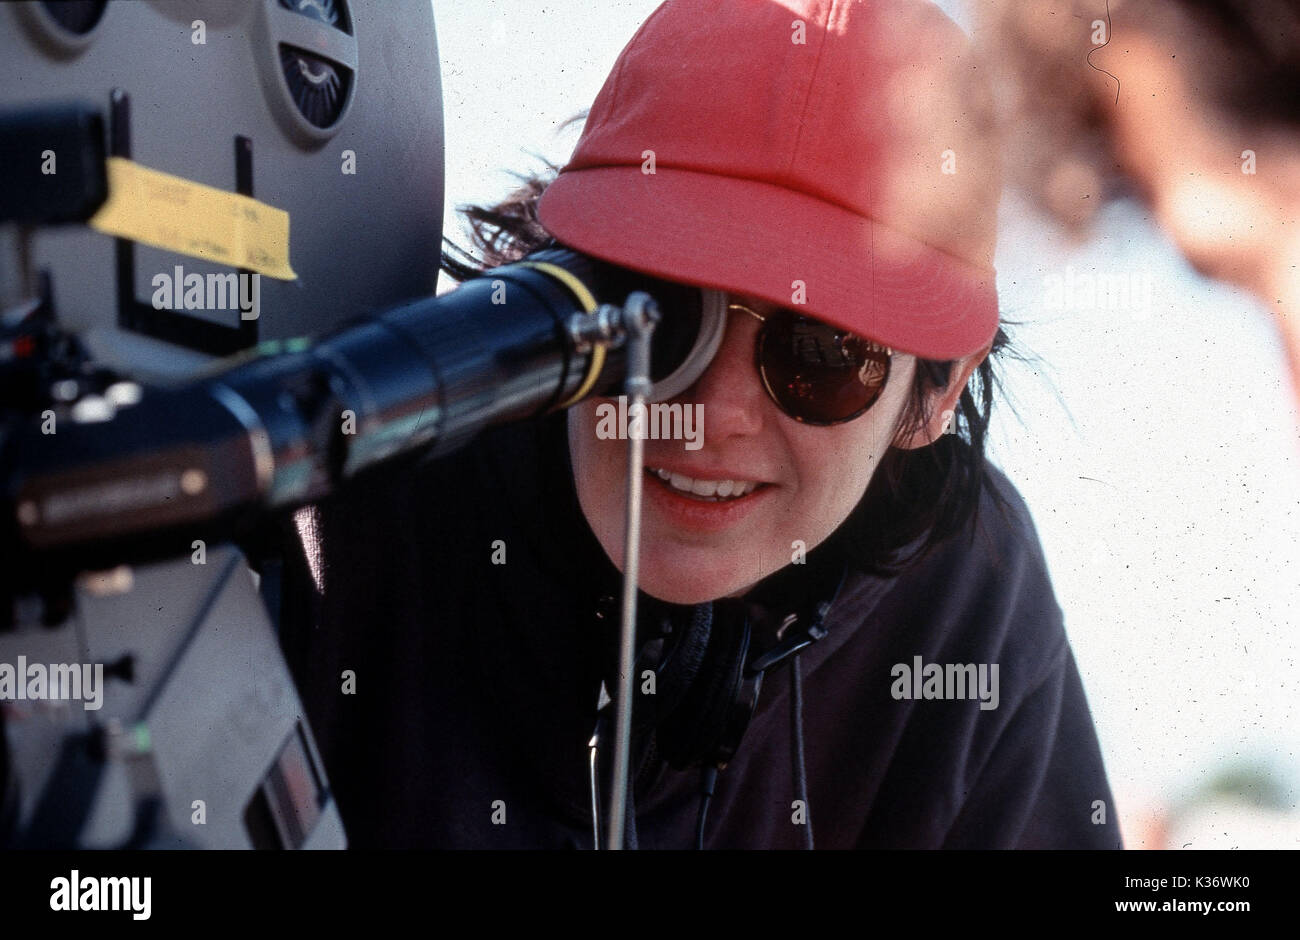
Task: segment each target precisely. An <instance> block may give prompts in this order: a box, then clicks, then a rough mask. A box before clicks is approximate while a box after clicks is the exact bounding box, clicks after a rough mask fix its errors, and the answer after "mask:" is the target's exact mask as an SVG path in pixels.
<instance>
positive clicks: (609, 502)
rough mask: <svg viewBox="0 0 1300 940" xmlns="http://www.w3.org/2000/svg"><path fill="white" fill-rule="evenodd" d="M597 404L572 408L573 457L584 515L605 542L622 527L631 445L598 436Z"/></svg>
mask: <svg viewBox="0 0 1300 940" xmlns="http://www.w3.org/2000/svg"><path fill="white" fill-rule="evenodd" d="M597 404H599V402H598V401H594V400H590V399H589V400H587V401H584V402H582V403H581V404H579V405H576V406H574V407H573V408H571V409H569V413H568V427H569V459H570V461H571V462H572V464H573V482H574V486H575V488H576V489H577V491H578V502H579V504H580V505H581V506H582V511H583V514H584V515H586V517H587V522H588V524H589V525H590V526H591V528H592V531H593V532H595V533H596V534H597V535H598V536H601V538H602V541H604V539H605V538H606V537H608V536H609V535H610V533H611V532H612V528H613V527H615V526H617V527H618V528H619V529H620V531H621V527H622V522H621V520H622V517H623V516H622V513H623V510H622V505H623V492H624V487H625V484H624V479H625V477H626V447H627V444H626V442H625V441H619V440H602V439H600V438H598V437H597V436H596V433H595V428H596V406H597Z"/></svg>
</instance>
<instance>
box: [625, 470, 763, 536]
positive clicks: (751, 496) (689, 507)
mask: <svg viewBox="0 0 1300 940" xmlns="http://www.w3.org/2000/svg"><path fill="white" fill-rule="evenodd" d="M696 472H697V473H698V472H699V471H696ZM722 472H723V473H727V472H730V473H734V472H735V471H725V470H724V471H722ZM665 474H667V477H666V478H665ZM645 478H646V487H645V493H646V505H647V506H648V507H649V508H650V511H651V512H652V513H653V514H654V515H656V516H657V517H658V518H659V519H660V520H662V521H663V522H664V523H667V524H668V525H669V526H670V528H671V529H675V530H677V531H682V532H695V533H698V534H701V535H704V534H714V535H716V534H719V533H722V532H725V531H727V530H729V529H731V528H733V527H734V526H737V525H739V524H740V523H741V521H742V520H743V519H745V518H746V517H747V516H749V515H750V514H751V513H753V512H754V511H755V510H756V509H757V508H758V507H759V506H760V505H762V504H763V503H766V502H767V501H768V500H769V499H771V498H772V496H773V494H775V493H776V492H777V491H778V489H779V487H777V486H775V485H774V484H771V483H764V482H759V481H757V480H746V479H743V478H736V477H731V476H726V477H724V476H714V475H711V476H708V477H705V476H699V477H691V476H688V475H686V474H684V473H682V472H681V471H680V470H671V469H669V468H666V467H653V466H651V467H646V468H645ZM728 484H730V492H729V493H728V494H727V495H725V496H724V495H720V494H721V493H722V492H723V491H724V490H726V489H727V485H728Z"/></svg>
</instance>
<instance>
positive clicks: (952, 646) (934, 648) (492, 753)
mask: <svg viewBox="0 0 1300 940" xmlns="http://www.w3.org/2000/svg"><path fill="white" fill-rule="evenodd" d="M563 422H564V418H563V416H562V415H561V416H557V417H553V418H550V419H548V420H546V421H544V422H538V423H534V424H531V425H522V426H518V427H513V428H508V429H499V430H496V431H493V432H490V433H489V434H487V435H485V436H483V437H482V438H480V439H479V440H478V441H476V442H474V443H473V444H471V445H470V446H469V447H467V448H465V449H464V450H462V451H459V452H458V453H456V454H454V455H452V456H450V457H447V458H444V459H442V460H440V461H437V462H434V463H426V464H423V465H408V466H406V467H403V468H400V469H398V470H392V471H385V472H384V473H383V474H382V475H376V476H373V477H370V478H367V479H365V480H363V481H361V482H360V484H359V485H358V486H357V487H356V488H355V489H354V490H353V491H352V492H351V493H350V494H349V495H348V496H347V498H345V499H340V500H336V501H333V502H331V503H328V504H322V505H321V506H318V507H314V508H313V509H312V510H306V511H303V512H301V513H300V514H299V516H298V520H299V524H298V528H299V531H300V533H301V535H302V537H303V542H304V544H305V546H306V557H305V558H303V559H299V561H300V562H301V563H300V564H298V565H296V566H295V565H290V566H289V568H290V571H289V573H288V576H287V578H286V589H287V591H288V594H287V596H288V598H289V599H290V603H289V604H288V614H287V618H286V623H285V626H284V630H285V644H286V648H287V651H288V653H289V654H290V660H291V663H292V664H293V665H294V668H295V673H296V675H297V677H298V680H299V684H300V686H301V690H302V693H303V697H304V701H305V703H306V707H307V710H308V717H309V719H310V721H311V724H312V727H313V730H314V732H315V734H316V737H317V740H318V743H319V745H320V748H321V752H322V756H323V758H324V760H325V763H326V768H327V771H328V773H329V776H330V782H331V786H332V788H333V791H334V793H335V795H336V797H337V799H338V801H339V805H340V809H341V811H342V814H343V820H344V824H345V827H346V828H347V830H348V835H349V840H350V844H352V845H353V846H358V847H366V846H391V847H396V846H402V847H408V846H422V847H435V848H439V847H449V848H450V847H467V848H468V847H486V848H491V847H500V848H526V847H537V848H560V847H578V848H588V847H590V846H591V844H592V826H591V797H590V789H589V776H588V773H589V771H588V760H589V752H588V749H587V745H588V741H589V739H590V737H591V734H592V730H593V727H594V724H595V716H596V703H597V698H598V695H599V689H600V684H601V681H602V679H610V677H611V676H613V675H614V674H615V672H616V662H617V660H616V657H615V649H616V646H617V627H618V625H617V617H614V618H609V617H607V616H602V615H601V613H600V612H601V610H602V603H604V604H606V605H607V604H608V601H609V599H610V598H612V597H616V596H617V594H618V585H619V580H618V572H617V571H616V570H615V569H614V567H613V565H612V564H611V563H610V562H609V560H608V559H607V557H606V556H605V554H604V552H603V551H602V550H601V548H600V546H599V544H598V543H597V542H596V540H595V537H594V536H593V535H592V533H591V531H590V529H589V528H588V526H587V525H586V522H585V519H584V518H583V517H582V514H581V511H580V509H579V508H578V503H577V496H576V493H575V492H574V488H573V483H572V476H571V470H570V468H569V464H568V456H567V446H566V445H565V443H564V440H565V438H564V434H563ZM990 474H991V477H992V481H993V484H994V485H995V486H997V487H998V488H999V490H1000V492H1001V493H1002V494H1003V495H1004V497H1006V499H1007V500H1008V501H1009V502H1010V504H1011V507H1012V512H1011V513H1010V514H1009V515H1006V516H1004V515H1003V514H1001V513H1000V512H999V511H998V510H997V509H996V508H995V507H994V505H993V503H992V502H991V500H990V498H989V497H988V496H987V494H986V495H985V497H984V501H983V504H982V505H981V508H980V512H979V513H978V515H977V517H976V519H975V520H973V521H972V523H971V525H972V526H973V527H974V531H973V535H974V538H971V537H970V536H971V534H972V533H971V532H967V533H963V534H962V535H961V536H960V537H955V538H952V539H949V540H947V541H946V542H944V543H942V544H941V545H940V547H939V548H938V549H936V550H935V551H933V552H932V553H930V554H929V556H928V557H926V558H925V559H924V560H922V561H921V562H919V563H918V564H916V565H915V566H913V567H911V568H910V569H908V570H906V571H904V572H903V573H902V574H901V575H898V576H896V577H893V578H882V577H874V576H867V575H865V574H862V573H858V572H855V573H851V574H850V575H849V576H848V577H847V579H846V580H845V581H844V583H843V584H842V585H841V586H840V589H839V592H838V595H836V597H835V602H834V604H833V605H832V607H831V609H830V612H829V615H828V616H827V619H826V626H827V627H828V628H829V634H828V635H827V636H826V638H824V639H822V640H821V641H820V642H818V643H816V644H814V645H813V646H812V647H811V648H810V649H808V650H807V651H805V652H804V653H803V655H802V656H801V657H800V659H799V663H798V665H799V668H800V670H801V675H802V676H803V696H802V700H803V702H802V704H803V728H804V738H805V754H806V768H807V788H808V789H807V796H808V799H807V810H808V815H809V816H810V820H811V824H812V826H813V829H814V833H815V838H816V845H817V847H818V848H855V847H857V848H884V847H909V848H986V847H999V848H1000V847H1006V848H1011V847H1016V848H1052V847H1059V848H1116V847H1119V845H1120V837H1119V827H1118V822H1117V819H1116V812H1115V807H1114V803H1113V800H1112V797H1111V793H1110V788H1109V786H1108V784H1107V781H1106V775H1105V771H1104V768H1103V765H1102V759H1101V755H1100V751H1099V748H1098V743H1097V737H1096V732H1095V730H1094V728H1093V724H1092V719H1091V717H1090V715H1089V712H1088V705H1087V702H1086V700H1085V697H1084V692H1083V688H1082V685H1081V683H1080V678H1079V673H1078V669H1077V668H1076V666H1075V662H1074V658H1073V655H1072V654H1071V651H1070V646H1069V644H1068V642H1067V639H1066V635H1065V632H1064V629H1063V625H1062V612H1061V610H1060V608H1059V606H1058V605H1057V602H1056V600H1055V597H1054V595H1053V592H1052V587H1051V583H1050V581H1049V578H1048V574H1047V570H1046V566H1045V563H1044V559H1043V554H1042V550H1041V547H1040V545H1039V543H1038V538H1037V535H1036V533H1035V531H1034V528H1033V524H1032V521H1031V520H1030V517H1029V514H1028V511H1027V509H1026V508H1025V506H1024V503H1023V500H1022V499H1021V498H1020V496H1019V494H1018V493H1017V492H1016V491H1015V489H1014V487H1013V486H1012V485H1011V484H1010V483H1009V482H1008V481H1007V479H1006V478H1005V476H1003V475H1002V474H1001V473H1000V472H998V471H997V470H995V469H992V468H990ZM497 540H500V542H501V543H503V544H504V550H505V562H506V563H505V564H504V565H501V564H493V554H494V543H495V542H497ZM834 542H835V540H830V541H829V542H828V543H827V545H826V546H824V547H822V548H819V550H817V551H814V552H813V553H810V555H809V557H808V563H809V572H810V574H809V575H808V576H809V577H810V578H811V577H812V572H814V571H815V570H817V569H818V566H824V565H826V564H833V563H836V556H835V554H834V551H835V550H834V549H833V545H834ZM499 548H500V546H497V549H499ZM497 557H498V560H500V554H499V551H498V552H497ZM308 558H309V559H310V562H308ZM796 567H797V566H789V567H787V569H786V571H785V572H784V573H782V575H781V577H776V576H774V578H773V579H769V582H765V584H764V585H760V588H759V589H757V590H756V591H755V592H754V593H753V597H754V598H757V600H754V602H753V603H754V606H753V608H752V609H753V610H755V612H756V620H755V622H756V624H758V625H759V626H758V627H757V629H758V634H759V639H758V640H756V642H758V643H762V642H770V640H771V636H770V627H771V624H773V623H776V622H780V619H781V617H782V615H783V610H782V609H781V608H782V606H783V603H784V601H785V598H784V597H783V595H782V590H783V589H777V588H773V587H772V585H777V584H783V583H784V581H783V580H782V579H783V578H784V579H786V580H788V578H787V576H788V575H790V573H791V572H792V571H793V570H794V569H795V568H796ZM313 569H314V573H313ZM800 576H802V575H800ZM643 606H644V607H645V609H646V610H647V611H659V612H662V611H664V610H666V609H672V607H673V605H657V604H656V603H655V602H647V603H646V604H645V605H643ZM605 609H608V608H607V607H606V608H605ZM614 609H615V611H616V610H617V608H616V607H615V608H614ZM763 625H766V626H763ZM917 657H920V662H921V663H924V664H932V663H933V664H940V665H941V666H942V665H944V664H986V665H991V664H997V665H998V679H999V688H998V704H997V707H996V708H993V709H987V708H986V709H981V708H980V701H979V700H978V699H974V698H967V699H961V700H953V699H926V698H924V697H923V698H921V699H919V700H918V699H915V698H901V697H896V696H897V695H898V691H899V688H900V681H899V680H898V679H897V678H896V676H897V675H898V672H897V671H896V667H897V666H899V665H900V664H906V665H908V666H909V667H911V666H913V665H914V664H915V663H916V662H917V659H916V658H917ZM345 670H351V671H352V673H353V674H354V688H353V691H352V692H351V694H344V692H343V685H344V680H343V678H342V677H343V673H344V671H345ZM614 687H615V684H614V682H613V681H612V680H610V681H609V688H611V689H612V688H614ZM971 694H974V693H971ZM790 695H791V679H790V674H789V670H788V669H786V668H780V669H778V670H775V671H773V673H771V674H770V675H769V676H768V677H767V679H766V681H765V683H764V685H763V689H762V694H761V696H760V699H759V703H758V709H757V712H756V713H755V716H754V719H753V722H752V723H751V725H750V727H749V730H748V732H747V734H746V735H745V737H744V738H743V740H742V742H741V745H740V748H739V751H738V752H737V754H736V756H735V758H734V759H733V760H732V761H731V762H730V763H729V764H728V765H727V767H726V769H725V770H723V771H722V773H721V774H720V775H719V777H718V781H717V788H716V793H715V796H714V798H713V801H712V804H711V807H710V809H709V813H708V824H707V827H706V838H705V844H706V847H708V848H740V847H745V848H751V847H752V848H800V847H802V846H803V845H804V831H803V829H802V827H801V825H800V824H799V823H798V822H796V821H795V820H796V817H797V816H798V814H797V813H796V812H795V811H794V809H793V808H792V804H793V802H794V800H795V784H794V782H793V779H792V778H793V774H792V757H791V755H792V753H793V739H792V730H791V721H790ZM698 789H699V774H698V772H697V771H677V770H674V769H672V768H670V767H668V766H666V765H659V766H655V767H653V768H649V769H648V770H647V772H646V773H643V774H642V775H641V776H640V777H639V778H638V781H637V785H636V787H635V791H634V797H635V799H634V805H635V808H636V820H635V822H636V826H635V829H636V838H637V842H638V844H639V847H641V848H690V847H692V846H693V845H694V830H695V820H696V812H697V809H698V801H699V798H698Z"/></svg>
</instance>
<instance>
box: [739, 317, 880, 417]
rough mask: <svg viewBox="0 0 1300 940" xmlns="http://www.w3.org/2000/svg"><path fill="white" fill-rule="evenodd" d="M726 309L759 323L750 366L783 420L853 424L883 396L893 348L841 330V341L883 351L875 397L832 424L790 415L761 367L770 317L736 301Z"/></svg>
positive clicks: (812, 321)
mask: <svg viewBox="0 0 1300 940" xmlns="http://www.w3.org/2000/svg"><path fill="white" fill-rule="evenodd" d="M727 310H728V311H731V310H743V311H744V312H745V313H748V314H749V315H750V316H752V317H754V318H755V319H756V320H758V321H759V322H760V323H761V324H762V326H761V327H759V334H758V337H757V338H756V339H755V340H754V367H755V368H756V369H758V377H759V379H760V380H761V381H762V383H763V389H764V390H765V391H766V392H767V397H768V398H770V399H771V400H772V402H773V403H774V404H775V405H776V407H777V408H779V409H780V410H781V413H782V414H783V415H786V416H787V417H789V418H791V419H793V420H795V421H798V422H799V423H800V424H808V425H813V426H814V427H834V426H835V425H837V424H847V423H848V422H850V421H854V420H856V419H858V418H860V417H862V416H863V415H864V414H866V413H867V412H868V411H870V410H871V409H872V408H873V407H874V406H875V404H876V402H878V401H880V396H881V395H883V394H884V392H885V387H886V386H887V385H888V384H889V375H890V372H891V369H890V365H891V363H892V361H893V356H894V351H893V349H891V348H889V347H888V346H882V345H880V344H879V343H877V342H874V341H873V340H869V339H867V338H866V337H864V336H861V335H859V334H857V333H853V332H851V331H848V330H843V331H841V332H843V334H844V336H845V338H848V337H856V338H858V339H860V340H863V341H864V342H866V343H867V344H868V345H870V346H872V347H873V348H875V349H877V350H883V351H884V354H885V376H884V378H883V379H882V380H881V383H880V388H878V389H876V394H875V395H873V396H872V397H871V400H870V401H868V402H867V403H866V404H865V405H863V406H862V407H861V408H859V409H858V410H857V411H855V412H853V414H851V415H847V416H846V417H843V418H836V419H834V420H832V421H815V420H813V419H811V418H806V417H803V416H802V415H797V414H794V413H792V412H791V411H790V410H789V409H788V408H786V406H785V405H783V404H782V403H781V400H780V398H778V397H777V394H776V391H775V389H773V388H772V383H771V382H770V381H768V377H767V370H766V369H765V368H764V367H763V343H764V341H765V340H766V338H767V337H766V334H765V333H764V331H765V330H766V329H767V325H768V323H769V321H770V320H771V319H772V317H770V316H763V315H762V314H761V313H759V312H758V311H757V310H754V309H752V308H750V307H747V306H746V305H745V304H742V303H738V302H736V301H732V300H729V301H728V302H727ZM780 313H783V314H787V315H789V316H793V317H794V318H795V319H796V320H803V321H806V322H808V323H814V324H817V325H819V326H825V327H830V328H831V329H836V330H838V329H839V327H835V326H833V325H832V324H829V323H825V322H823V321H821V320H817V319H815V318H813V317H808V316H804V315H803V314H799V313H795V312H794V311H793V310H786V309H784V308H782V309H781V311H780Z"/></svg>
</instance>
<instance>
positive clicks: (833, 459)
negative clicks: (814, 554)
mask: <svg viewBox="0 0 1300 940" xmlns="http://www.w3.org/2000/svg"><path fill="white" fill-rule="evenodd" d="M900 371H903V370H900ZM909 378H910V376H909ZM900 384H901V383H900ZM892 390H893V385H892V383H891V388H890V391H892ZM902 405H903V401H902V395H901V394H897V393H896V394H893V395H891V394H889V391H887V392H886V394H885V395H883V396H882V397H881V400H880V401H879V402H877V404H876V407H875V408H873V409H872V411H871V412H868V413H867V414H866V415H864V416H863V417H862V418H859V419H858V420H857V421H851V422H849V423H848V424H845V425H839V426H836V427H833V428H817V427H808V426H806V425H798V426H797V427H795V428H793V429H791V431H790V432H789V438H790V444H791V447H790V450H791V452H792V453H793V454H796V455H797V457H796V461H797V462H796V467H795V469H796V472H797V474H798V480H799V485H798V492H797V496H796V500H797V502H798V505H797V506H796V507H792V509H793V510H794V511H792V512H791V514H790V519H791V524H792V525H794V526H802V527H804V528H805V529H806V530H807V531H808V535H809V536H810V538H805V539H804V540H805V541H806V542H807V543H808V546H809V548H811V547H813V545H814V544H815V542H814V540H815V541H816V542H820V541H821V540H822V539H825V538H826V537H827V536H829V535H830V534H831V533H832V532H833V531H835V529H836V528H838V527H839V525H840V523H842V522H843V521H844V520H845V519H847V518H848V516H849V513H851V512H852V511H853V508H854V507H855V506H857V504H858V503H859V502H860V501H861V499H862V496H863V494H865V493H866V491H867V486H868V484H869V483H870V482H871V478H872V477H873V476H874V475H875V472H876V468H877V467H878V466H879V465H880V461H881V460H882V459H883V458H884V456H885V453H886V452H887V451H888V449H889V446H890V444H891V443H892V441H893V434H894V429H895V426H896V424H897V422H898V418H899V415H900V413H901V411H902Z"/></svg>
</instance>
